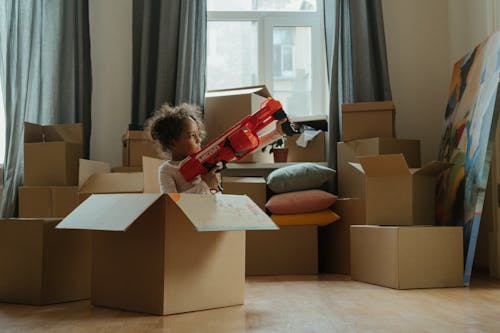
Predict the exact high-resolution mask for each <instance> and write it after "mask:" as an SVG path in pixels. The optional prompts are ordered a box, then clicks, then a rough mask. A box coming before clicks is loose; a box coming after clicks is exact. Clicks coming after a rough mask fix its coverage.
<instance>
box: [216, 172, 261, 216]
mask: <svg viewBox="0 0 500 333" xmlns="http://www.w3.org/2000/svg"><path fill="white" fill-rule="evenodd" d="M222 187H223V188H224V193H225V194H244V195H248V196H249V197H250V199H252V201H253V202H255V203H256V204H257V206H259V207H260V208H261V209H262V210H263V211H265V210H266V181H265V179H264V178H262V177H224V178H222Z"/></svg>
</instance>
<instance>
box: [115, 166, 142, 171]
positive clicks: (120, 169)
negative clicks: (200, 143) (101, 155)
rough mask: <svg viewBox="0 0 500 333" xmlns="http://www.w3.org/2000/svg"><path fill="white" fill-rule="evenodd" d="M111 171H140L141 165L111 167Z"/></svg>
mask: <svg viewBox="0 0 500 333" xmlns="http://www.w3.org/2000/svg"><path fill="white" fill-rule="evenodd" d="M111 172H119V173H126V172H142V166H136V167H127V166H119V167H113V168H111Z"/></svg>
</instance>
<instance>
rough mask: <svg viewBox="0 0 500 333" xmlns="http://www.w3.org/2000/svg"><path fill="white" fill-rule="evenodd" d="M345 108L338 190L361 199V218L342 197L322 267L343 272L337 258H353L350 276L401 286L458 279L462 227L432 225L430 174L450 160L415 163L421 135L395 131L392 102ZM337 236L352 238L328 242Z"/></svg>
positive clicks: (460, 279) (460, 282) (432, 178)
mask: <svg viewBox="0 0 500 333" xmlns="http://www.w3.org/2000/svg"><path fill="white" fill-rule="evenodd" d="M342 111H343V112H342V115H343V132H342V137H343V140H344V142H340V143H339V144H338V150H337V151H338V179H339V193H340V194H341V196H343V197H354V198H358V199H356V200H357V201H356V202H357V204H358V206H361V208H359V207H358V208H357V210H362V211H363V213H364V214H363V215H364V217H362V218H361V219H363V220H362V221H361V222H359V220H360V218H359V217H358V216H357V215H355V214H354V213H353V209H352V208H351V209H349V208H348V207H349V205H346V203H347V202H349V200H354V199H344V200H346V201H344V203H343V206H345V207H343V206H340V207H339V211H340V210H343V211H344V212H343V214H340V215H341V216H342V217H344V219H343V220H341V221H340V223H338V224H337V225H336V226H332V227H330V228H328V229H326V230H322V232H324V234H323V235H322V237H321V239H323V240H325V242H324V243H322V244H321V245H322V248H323V249H324V251H326V253H322V255H323V256H324V260H323V262H324V263H325V264H324V267H325V270H326V271H330V272H335V273H345V272H346V271H347V270H346V265H345V264H344V265H342V264H341V263H345V262H346V258H350V270H349V271H350V273H351V276H352V278H353V279H355V280H359V281H363V282H368V283H375V284H380V285H383V286H388V287H392V288H401V289H403V288H404V289H407V288H431V287H452V286H459V285H463V276H462V273H463V267H462V260H463V259H462V241H461V236H460V234H461V232H462V230H461V228H459V227H458V228H457V227H440V228H438V227H433V225H434V223H435V220H434V215H435V211H434V209H435V208H434V205H435V203H434V200H435V196H434V191H435V176H436V175H437V174H439V173H440V172H442V171H443V170H445V169H447V168H448V167H449V164H447V163H442V162H436V161H434V162H431V163H429V164H426V165H425V166H424V167H420V146H419V142H418V141H417V140H401V139H396V138H394V134H395V131H394V106H393V104H392V102H375V103H355V104H345V105H343V106H342ZM339 202H342V201H339ZM353 205H355V202H354V201H353ZM351 206H352V205H351ZM334 227H337V228H335V229H334ZM347 230H349V231H347ZM349 234H350V235H349ZM341 235H342V237H344V238H347V237H348V238H349V241H345V240H344V241H343V242H338V243H337V244H338V245H337V248H335V249H334V248H333V246H332V245H331V244H329V242H330V241H334V240H337V241H338V237H339V236H341ZM338 246H343V248H342V249H340V248H338ZM429 249H432V250H431V251H429Z"/></svg>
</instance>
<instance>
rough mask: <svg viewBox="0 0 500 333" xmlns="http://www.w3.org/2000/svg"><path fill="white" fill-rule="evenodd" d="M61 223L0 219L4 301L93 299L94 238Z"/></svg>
mask: <svg viewBox="0 0 500 333" xmlns="http://www.w3.org/2000/svg"><path fill="white" fill-rule="evenodd" d="M59 222H60V220H56V219H50V220H43V219H11V220H0V244H1V245H0V247H1V251H0V271H1V272H2V274H0V301H1V302H11V303H22V304H34V305H42V304H52V303H60V302H68V301H76V300H81V299H88V298H89V297H90V265H91V238H90V236H91V235H90V233H89V232H86V231H80V230H56V229H55V226H56V224H57V223H59Z"/></svg>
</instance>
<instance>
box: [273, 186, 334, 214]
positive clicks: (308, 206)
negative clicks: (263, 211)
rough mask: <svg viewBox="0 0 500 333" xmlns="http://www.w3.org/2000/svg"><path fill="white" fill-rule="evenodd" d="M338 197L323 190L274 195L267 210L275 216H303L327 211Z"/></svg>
mask: <svg viewBox="0 0 500 333" xmlns="http://www.w3.org/2000/svg"><path fill="white" fill-rule="evenodd" d="M336 200H337V196H336V195H333V194H331V193H328V192H326V191H323V190H305V191H296V192H288V193H281V194H275V195H273V196H272V197H271V198H270V199H269V201H268V202H267V203H266V208H267V209H268V210H269V211H270V212H271V213H273V214H302V213H313V212H317V211H320V210H325V209H327V208H328V207H330V206H331V205H333V204H334V203H335V201H336Z"/></svg>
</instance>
